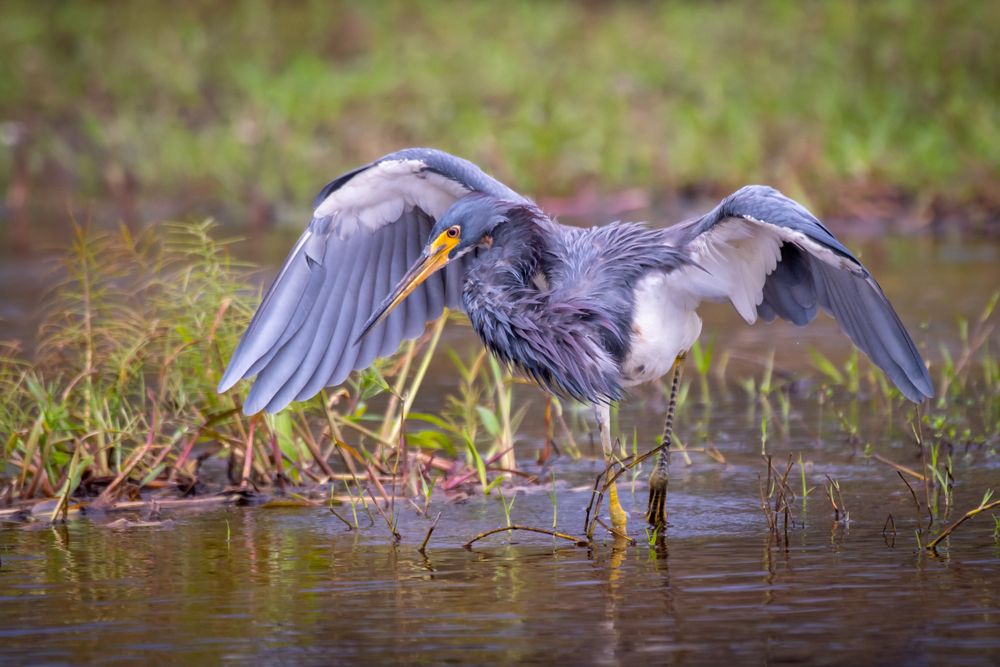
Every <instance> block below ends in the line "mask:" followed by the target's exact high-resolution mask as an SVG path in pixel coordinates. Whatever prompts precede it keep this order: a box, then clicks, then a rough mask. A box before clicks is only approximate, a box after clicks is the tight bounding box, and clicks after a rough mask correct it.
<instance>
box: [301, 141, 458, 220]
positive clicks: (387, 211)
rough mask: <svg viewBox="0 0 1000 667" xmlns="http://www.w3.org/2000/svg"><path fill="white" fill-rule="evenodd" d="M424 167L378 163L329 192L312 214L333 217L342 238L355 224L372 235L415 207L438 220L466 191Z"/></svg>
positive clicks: (412, 162)
mask: <svg viewBox="0 0 1000 667" xmlns="http://www.w3.org/2000/svg"><path fill="white" fill-rule="evenodd" d="M426 167H427V165H426V164H425V163H424V162H422V161H421V160H392V161H387V162H381V163H379V164H377V165H375V166H373V167H370V168H369V169H366V170H365V171H363V172H361V173H360V174H358V175H357V176H355V177H354V178H352V179H351V180H349V181H348V182H347V183H345V184H344V185H343V187H341V188H340V189H338V190H335V191H334V192H332V193H330V196H329V197H327V198H326V199H324V200H323V202H322V203H320V205H319V206H317V207H316V210H315V211H314V212H313V215H314V216H315V217H317V218H323V217H326V216H333V224H334V225H335V226H336V227H337V230H338V234H339V236H340V238H342V239H346V238H348V237H350V236H351V235H353V234H354V232H355V231H357V229H358V225H364V226H365V228H367V229H368V230H369V231H372V232H374V231H375V230H377V229H379V228H380V227H382V226H384V225H387V224H389V223H391V222H395V221H396V220H398V219H399V218H400V216H402V215H403V212H404V211H409V210H412V209H413V207H414V206H419V207H420V209H421V210H423V211H424V212H425V213H427V214H428V215H430V216H431V217H433V218H434V219H435V220H437V219H439V218H440V217H441V216H442V215H444V212H445V211H447V210H448V207H449V206H451V205H452V204H454V203H455V202H456V201H457V200H458V199H460V198H462V197H464V196H465V195H467V194H469V190H468V189H467V188H466V187H465V186H463V185H462V184H461V183H457V182H455V181H453V180H451V179H450V178H447V177H445V176H442V175H440V174H436V173H434V172H430V171H424V169H425V168H426Z"/></svg>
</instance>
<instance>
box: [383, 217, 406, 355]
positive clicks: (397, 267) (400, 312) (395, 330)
mask: <svg viewBox="0 0 1000 667" xmlns="http://www.w3.org/2000/svg"><path fill="white" fill-rule="evenodd" d="M390 263H391V267H392V268H391V270H390V274H389V285H390V287H394V286H395V285H396V283H398V282H399V281H400V279H401V278H402V277H403V274H405V273H406V269H407V264H406V231H405V230H401V231H400V232H397V233H396V234H394V235H393V248H392V259H391V262H390ZM383 298H385V297H383ZM379 303H381V301H380V302H379ZM405 320H406V301H405V300H404V301H403V303H401V304H399V307H398V308H396V310H394V311H392V312H391V313H389V316H388V317H387V318H385V322H383V323H382V327H381V328H382V329H383V331H384V333H383V337H382V346H381V347H380V348H379V350H378V355H377V356H379V357H387V356H389V355H390V354H392V353H393V352H395V351H396V349H397V348H398V347H399V342H400V341H402V340H403V322H404V321H405Z"/></svg>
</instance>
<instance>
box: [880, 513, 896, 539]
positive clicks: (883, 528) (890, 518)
mask: <svg viewBox="0 0 1000 667" xmlns="http://www.w3.org/2000/svg"><path fill="white" fill-rule="evenodd" d="M890 523H891V524H892V534H893V535H895V534H896V521H895V520H894V519H893V518H892V512H889V516H887V517H886V518H885V523H884V524H883V525H882V537H885V529H886V528H888V527H889V524H890Z"/></svg>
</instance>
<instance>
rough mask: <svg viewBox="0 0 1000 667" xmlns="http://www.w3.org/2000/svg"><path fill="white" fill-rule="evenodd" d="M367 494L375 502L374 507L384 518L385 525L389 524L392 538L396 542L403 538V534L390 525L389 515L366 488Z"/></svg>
mask: <svg viewBox="0 0 1000 667" xmlns="http://www.w3.org/2000/svg"><path fill="white" fill-rule="evenodd" d="M368 495H369V496H371V499H372V502H373V503H375V507H376V509H378V513H379V514H381V515H382V518H383V519H385V525H387V526H389V532H391V533H392V537H393V539H395V540H396V541H397V542H398V541H400V540H401V539H403V536H402V535H400V534H399V533H397V532H396V530H395V529H394V528H393V527H392V523H391V522H390V521H389V517H387V516H386V515H385V512H384V511H383V510H382V506H381V505H379V504H378V501H377V500H375V496H374V495H372V490H371V489H368Z"/></svg>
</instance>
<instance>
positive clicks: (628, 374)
mask: <svg viewBox="0 0 1000 667" xmlns="http://www.w3.org/2000/svg"><path fill="white" fill-rule="evenodd" d="M671 282H672V277H671V276H669V275H667V274H664V273H660V272H655V273H651V274H649V275H647V276H644V277H643V278H642V279H641V280H640V281H639V284H638V285H637V286H636V292H635V316H634V318H633V320H632V333H633V335H632V351H631V354H630V355H629V357H628V359H626V360H625V363H624V365H623V366H624V369H623V370H624V375H625V382H624V383H623V384H625V386H631V385H636V384H640V383H642V382H649V381H651V380H655V379H656V378H659V377H662V376H664V375H666V374H667V373H668V372H669V371H670V369H671V368H672V367H673V365H674V360H676V359H677V356H678V355H679V354H681V353H683V352H687V351H688V349H690V347H691V346H692V345H694V343H695V341H696V340H698V335H699V334H701V318H700V317H698V314H697V313H696V312H695V308H696V307H697V306H698V300H697V298H695V297H692V296H691V294H690V293H689V292H687V291H686V290H683V289H677V288H672V286H671Z"/></svg>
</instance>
